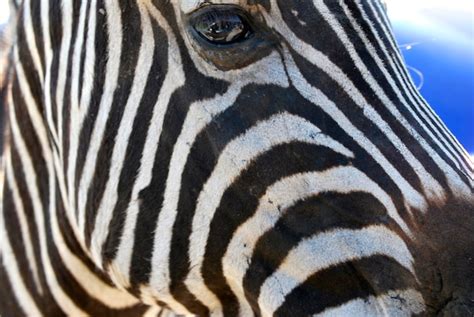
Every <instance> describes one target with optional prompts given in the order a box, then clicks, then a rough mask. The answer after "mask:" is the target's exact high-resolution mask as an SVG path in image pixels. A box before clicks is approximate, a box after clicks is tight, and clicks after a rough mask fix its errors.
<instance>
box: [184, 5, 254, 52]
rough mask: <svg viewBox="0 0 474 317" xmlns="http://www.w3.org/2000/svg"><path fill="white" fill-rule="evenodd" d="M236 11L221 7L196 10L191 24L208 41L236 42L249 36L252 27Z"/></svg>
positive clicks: (219, 42) (220, 42) (225, 43)
mask: <svg viewBox="0 0 474 317" xmlns="http://www.w3.org/2000/svg"><path fill="white" fill-rule="evenodd" d="M236 11H237V10H235V9H234V10H229V9H222V8H221V9H210V10H203V12H196V13H197V14H196V15H195V16H194V17H193V19H192V22H191V24H192V26H193V28H194V30H195V31H196V32H197V34H199V36H200V37H202V38H203V39H205V40H207V41H208V42H210V43H213V44H220V45H228V44H233V43H237V42H240V41H242V40H245V39H247V38H249V37H250V36H251V35H252V28H251V26H250V24H249V23H248V21H247V19H246V17H245V16H244V15H243V14H239V12H236Z"/></svg>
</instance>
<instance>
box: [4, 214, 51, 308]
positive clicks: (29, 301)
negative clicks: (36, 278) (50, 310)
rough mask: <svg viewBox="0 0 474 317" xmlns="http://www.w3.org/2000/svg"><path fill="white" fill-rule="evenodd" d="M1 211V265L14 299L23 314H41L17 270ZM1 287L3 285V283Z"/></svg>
mask: <svg viewBox="0 0 474 317" xmlns="http://www.w3.org/2000/svg"><path fill="white" fill-rule="evenodd" d="M3 213H4V211H3V210H0V250H1V251H2V253H1V259H2V260H3V261H2V266H3V267H4V268H5V271H6V273H7V278H8V279H9V282H10V286H11V287H12V291H13V294H15V299H16V300H17V301H18V304H20V306H21V308H22V310H23V312H24V313H25V315H27V316H43V314H41V312H40V310H39V308H38V307H37V306H36V303H35V301H34V300H33V298H32V297H31V294H30V292H29V291H28V289H27V288H26V285H25V283H24V282H23V278H22V276H21V273H20V271H19V270H18V263H17V262H16V259H15V255H14V253H13V250H12V247H11V245H10V240H9V239H8V235H7V228H6V227H5V219H4V214H3ZM2 287H4V285H3V286H2Z"/></svg>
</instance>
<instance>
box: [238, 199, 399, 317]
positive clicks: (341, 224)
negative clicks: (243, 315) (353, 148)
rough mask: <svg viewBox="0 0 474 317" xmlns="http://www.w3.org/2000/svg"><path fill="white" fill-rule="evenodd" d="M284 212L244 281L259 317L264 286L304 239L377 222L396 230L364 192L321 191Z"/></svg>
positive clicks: (257, 248) (260, 243) (382, 209)
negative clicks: (259, 304) (259, 305)
mask: <svg viewBox="0 0 474 317" xmlns="http://www.w3.org/2000/svg"><path fill="white" fill-rule="evenodd" d="M275 208H279V206H275ZM282 212H283V214H282V217H281V218H280V219H279V220H278V222H277V223H276V224H275V226H274V227H273V228H272V229H271V230H270V231H268V232H266V233H265V234H264V235H263V236H262V237H261V238H260V239H259V240H258V242H257V244H256V246H255V249H254V252H253V255H252V259H251V261H250V263H251V264H250V266H249V268H248V270H247V272H246V274H245V277H244V280H243V285H244V290H245V296H246V297H247V300H248V301H249V303H250V304H251V305H252V308H253V309H254V311H255V313H256V315H257V316H258V315H260V310H259V307H258V302H257V300H258V297H259V295H260V288H261V286H262V285H263V283H264V282H265V280H266V279H267V278H268V277H270V275H271V274H273V273H274V272H275V271H276V270H277V269H278V267H279V266H280V264H281V263H282V262H283V260H284V259H285V257H286V256H287V255H288V253H289V252H290V251H291V249H292V248H294V247H296V246H297V245H298V244H299V243H300V242H301V241H302V240H303V239H305V238H307V237H311V236H313V235H315V234H317V233H320V232H323V231H327V230H331V229H334V228H348V229H362V228H364V227H365V226H368V225H374V224H377V225H391V227H392V230H396V224H394V222H393V220H391V219H390V218H389V216H388V215H387V211H386V209H385V207H384V206H383V205H382V204H381V203H380V202H379V201H378V200H377V199H375V198H374V197H373V196H371V195H370V194H367V193H363V192H352V193H350V194H341V193H336V192H329V193H321V194H319V195H318V196H315V197H311V198H309V199H306V200H302V201H299V202H298V203H296V204H295V205H293V206H292V207H290V208H288V210H284V211H282ZM315 256H316V255H315Z"/></svg>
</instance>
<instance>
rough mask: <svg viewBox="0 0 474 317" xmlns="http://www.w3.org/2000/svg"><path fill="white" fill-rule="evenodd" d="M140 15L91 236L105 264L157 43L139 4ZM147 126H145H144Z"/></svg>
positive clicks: (95, 253)
mask: <svg viewBox="0 0 474 317" xmlns="http://www.w3.org/2000/svg"><path fill="white" fill-rule="evenodd" d="M137 4H138V8H139V11H140V16H141V18H140V20H141V30H142V38H141V41H140V43H141V46H140V51H139V54H138V60H137V65H136V69H135V74H134V78H133V83H132V88H131V92H130V95H129V96H128V100H127V103H126V105H125V109H124V113H123V116H122V119H121V121H120V125H119V128H118V132H117V136H116V137H115V143H114V148H113V152H112V156H111V162H110V170H109V175H108V178H107V183H106V185H105V191H104V194H103V196H102V197H101V198H100V205H99V208H98V210H97V216H96V220H95V226H94V231H93V232H92V240H91V241H92V243H91V252H92V256H93V257H94V259H95V260H96V261H99V262H101V263H102V246H103V244H104V242H105V240H106V239H107V234H108V233H109V226H110V221H111V220H112V216H113V210H114V209H115V204H116V203H117V200H118V186H119V180H120V176H121V174H122V169H123V165H124V162H125V154H126V153H127V148H128V145H129V139H130V135H131V133H132V128H133V123H134V121H135V117H136V115H137V110H138V107H139V106H140V101H141V99H142V96H143V92H144V90H145V87H146V84H147V81H148V80H149V78H148V75H149V73H150V69H151V66H152V64H153V60H154V59H158V58H159V56H154V53H153V50H154V47H155V40H154V37H153V29H152V26H151V21H150V17H149V15H148V12H147V11H146V9H145V7H144V5H143V4H142V3H140V2H139V3H137ZM142 124H144V123H142Z"/></svg>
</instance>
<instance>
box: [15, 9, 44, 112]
mask: <svg viewBox="0 0 474 317" xmlns="http://www.w3.org/2000/svg"><path fill="white" fill-rule="evenodd" d="M23 10H24V9H22V12H21V13H20V14H19V15H18V26H17V30H16V31H17V34H16V35H17V38H16V43H15V44H16V46H15V47H16V48H17V49H18V57H19V60H20V63H21V66H22V67H23V70H24V71H25V75H26V72H28V76H25V77H26V81H27V83H28V87H29V88H30V91H31V95H32V96H33V99H34V100H35V103H36V107H38V111H39V112H40V113H43V104H42V100H43V99H42V96H43V87H41V84H40V82H41V81H40V77H39V73H38V69H36V67H35V65H34V63H33V58H32V56H31V53H30V51H29V49H28V42H27V40H26V38H27V37H26V30H25V28H24V24H25V22H24V13H23Z"/></svg>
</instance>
